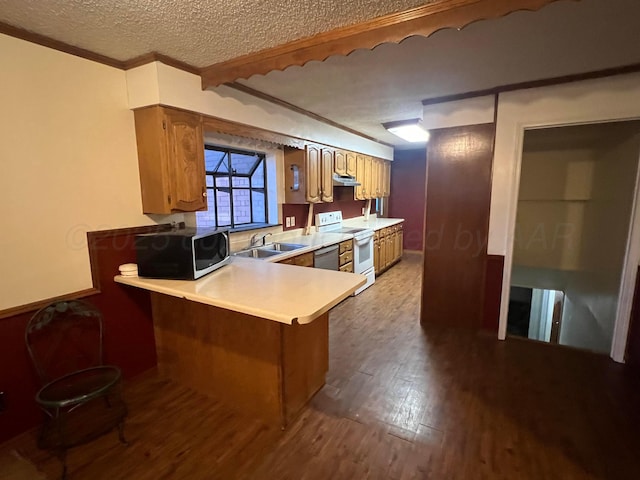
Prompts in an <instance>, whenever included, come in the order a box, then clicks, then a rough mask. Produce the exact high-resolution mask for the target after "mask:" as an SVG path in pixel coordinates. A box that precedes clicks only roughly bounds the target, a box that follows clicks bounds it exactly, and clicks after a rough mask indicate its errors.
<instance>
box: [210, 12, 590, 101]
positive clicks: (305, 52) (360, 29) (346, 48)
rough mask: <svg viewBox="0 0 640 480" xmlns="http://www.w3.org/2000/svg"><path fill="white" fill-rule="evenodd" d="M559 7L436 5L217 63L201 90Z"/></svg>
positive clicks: (338, 29)
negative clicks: (522, 12) (416, 37)
mask: <svg viewBox="0 0 640 480" xmlns="http://www.w3.org/2000/svg"><path fill="white" fill-rule="evenodd" d="M555 1H558V0H436V1H434V2H431V3H428V4H426V5H423V6H420V7H417V8H412V9H410V10H405V11H403V12H398V13H392V14H390V15H384V16H382V17H378V18H374V19H372V20H369V21H366V22H362V23H359V24H356V25H350V26H347V27H341V28H337V29H334V30H330V31H328V32H322V33H319V34H317V35H313V36H311V37H306V38H303V39H300V40H295V41H292V42H288V43H285V44H283V45H278V46H276V47H272V48H267V49H264V50H261V51H259V52H255V53H250V54H248V55H243V56H241V57H237V58H233V59H231V60H227V61H225V62H220V63H216V64H214V65H211V66H209V67H206V68H203V69H202V75H201V76H202V88H203V89H206V88H210V87H216V86H218V85H222V84H223V83H227V82H234V81H236V80H237V79H239V78H249V77H251V76H252V75H256V74H266V73H268V72H270V71H272V70H284V69H285V68H287V67H290V66H292V65H304V64H305V63H307V62H309V61H311V60H318V61H323V60H326V59H327V58H328V57H330V56H332V55H348V54H350V53H352V52H353V51H354V50H357V49H361V48H363V49H373V48H375V47H376V46H378V45H380V44H383V43H399V42H401V41H402V40H404V39H406V38H408V37H410V36H413V35H421V36H424V37H428V36H430V35H431V34H433V33H435V32H437V31H438V30H442V29H445V28H457V29H461V28H464V27H466V26H467V25H469V24H471V23H473V22H476V21H478V20H486V19H492V18H498V17H502V16H505V15H507V14H509V13H511V12H514V11H518V10H532V11H535V10H539V9H540V8H542V7H544V6H546V5H547V4H549V3H553V2H555ZM572 1H577V0H572Z"/></svg>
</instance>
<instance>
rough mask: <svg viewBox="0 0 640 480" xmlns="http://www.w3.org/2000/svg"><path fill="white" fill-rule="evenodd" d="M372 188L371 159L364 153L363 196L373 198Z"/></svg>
mask: <svg viewBox="0 0 640 480" xmlns="http://www.w3.org/2000/svg"><path fill="white" fill-rule="evenodd" d="M374 188H375V187H373V159H372V158H371V157H370V156H369V155H364V189H363V193H364V198H375V192H374V191H373V190H374Z"/></svg>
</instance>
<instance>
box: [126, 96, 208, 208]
mask: <svg viewBox="0 0 640 480" xmlns="http://www.w3.org/2000/svg"><path fill="white" fill-rule="evenodd" d="M134 118H135V126H136V142H137V145H138V167H139V169H140V186H141V190H142V211H143V213H160V214H170V213H174V212H195V211H197V210H206V209H207V189H206V177H205V168H204V135H203V131H202V117H201V116H200V115H198V114H196V113H191V112H185V111H182V110H176V109H173V108H167V107H162V106H159V105H155V106H151V107H145V108H141V109H138V110H135V111H134Z"/></svg>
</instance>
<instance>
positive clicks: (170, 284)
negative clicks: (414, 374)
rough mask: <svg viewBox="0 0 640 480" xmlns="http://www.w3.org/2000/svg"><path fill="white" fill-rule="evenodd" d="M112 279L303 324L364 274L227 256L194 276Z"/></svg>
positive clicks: (326, 308) (342, 296) (352, 287)
mask: <svg viewBox="0 0 640 480" xmlns="http://www.w3.org/2000/svg"><path fill="white" fill-rule="evenodd" d="M298 252H299V250H298ZM278 257H279V258H280V259H281V258H283V257H282V256H280V255H278ZM115 281H116V282H118V283H121V284H124V285H130V286H132V287H138V288H143V289H145V290H150V291H153V292H158V293H163V294H166V295H171V296H174V297H180V298H185V299H187V300H191V301H194V302H200V303H204V304H207V305H213V306H215V307H220V308H225V309H228V310H233V311H236V312H240V313H246V314H248V315H254V316H256V317H260V318H265V319H268V320H273V321H276V322H282V323H286V324H293V323H294V322H297V323H300V324H304V323H310V322H312V321H313V320H314V319H316V318H317V317H318V316H320V315H322V314H323V313H325V312H327V311H329V310H330V309H331V308H333V307H334V306H336V305H337V304H338V303H340V302H341V301H342V300H344V299H345V298H347V297H348V296H349V295H351V293H353V292H354V291H355V290H356V289H358V288H359V287H361V286H362V285H364V284H365V282H366V277H365V276H364V275H360V274H354V273H345V272H336V271H331V270H322V269H318V268H306V267H297V266H294V265H279V264H274V263H271V262H266V261H262V260H254V259H249V258H240V257H233V260H232V262H231V263H230V264H229V265H226V266H224V267H222V268H220V269H219V270H216V271H215V272H213V273H210V274H208V275H206V276H204V277H202V278H200V279H198V280H195V281H190V280H158V279H151V278H139V277H124V276H121V275H118V276H116V277H115Z"/></svg>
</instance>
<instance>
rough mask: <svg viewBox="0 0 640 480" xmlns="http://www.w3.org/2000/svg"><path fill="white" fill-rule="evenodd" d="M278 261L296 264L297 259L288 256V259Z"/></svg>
mask: <svg viewBox="0 0 640 480" xmlns="http://www.w3.org/2000/svg"><path fill="white" fill-rule="evenodd" d="M278 263H283V264H285V265H295V264H296V262H295V259H294V258H287V259H286V260H280V261H279V262H278Z"/></svg>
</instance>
